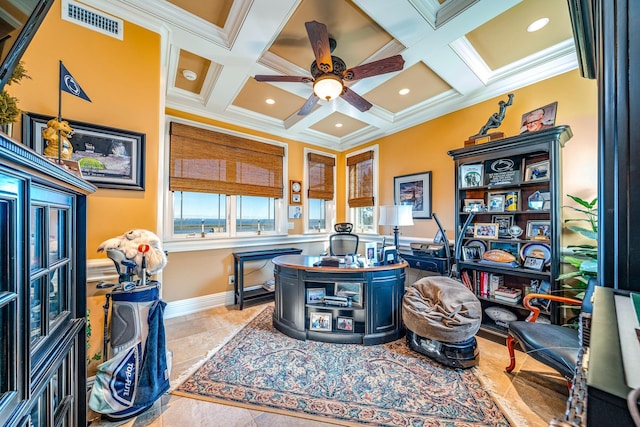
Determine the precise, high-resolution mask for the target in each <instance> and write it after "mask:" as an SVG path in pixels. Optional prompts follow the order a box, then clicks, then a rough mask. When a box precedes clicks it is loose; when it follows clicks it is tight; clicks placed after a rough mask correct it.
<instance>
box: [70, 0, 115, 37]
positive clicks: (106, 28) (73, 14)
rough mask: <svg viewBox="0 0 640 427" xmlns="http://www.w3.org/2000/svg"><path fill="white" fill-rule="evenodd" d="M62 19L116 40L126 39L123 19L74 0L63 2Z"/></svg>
mask: <svg viewBox="0 0 640 427" xmlns="http://www.w3.org/2000/svg"><path fill="white" fill-rule="evenodd" d="M62 19H64V20H66V21H69V22H73V23H74V24H78V25H80V26H83V27H85V28H89V29H91V30H94V31H97V32H99V33H102V34H106V35H108V36H111V37H113V38H116V39H120V40H122V39H123V37H124V22H123V21H122V19H118V18H114V17H113V16H111V15H107V14H106V13H103V12H100V11H99V10H96V9H93V8H91V7H89V6H87V5H84V4H81V3H78V2H76V1H73V0H62Z"/></svg>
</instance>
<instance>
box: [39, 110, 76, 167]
mask: <svg viewBox="0 0 640 427" xmlns="http://www.w3.org/2000/svg"><path fill="white" fill-rule="evenodd" d="M58 131H60V140H61V143H60V142H59V141H58ZM71 135H73V129H72V128H71V126H69V122H67V121H66V120H63V121H58V119H55V118H54V119H51V120H49V121H48V122H47V127H46V128H45V129H43V130H42V138H44V139H45V140H46V141H47V146H46V147H45V149H44V155H45V156H49V157H58V150H59V149H60V148H62V150H61V151H60V158H62V159H65V160H71V153H73V146H72V145H71V142H70V141H69V138H71ZM60 146H62V147H60Z"/></svg>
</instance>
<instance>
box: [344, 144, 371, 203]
mask: <svg viewBox="0 0 640 427" xmlns="http://www.w3.org/2000/svg"><path fill="white" fill-rule="evenodd" d="M347 166H348V168H349V207H350V208H363V207H367V206H373V205H374V203H373V202H374V200H373V151H367V152H364V153H360V154H357V155H355V156H352V157H349V158H348V159H347Z"/></svg>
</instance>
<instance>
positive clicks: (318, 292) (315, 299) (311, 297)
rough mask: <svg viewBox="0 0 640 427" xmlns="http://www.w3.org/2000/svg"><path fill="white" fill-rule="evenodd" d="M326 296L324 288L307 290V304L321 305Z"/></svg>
mask: <svg viewBox="0 0 640 427" xmlns="http://www.w3.org/2000/svg"><path fill="white" fill-rule="evenodd" d="M326 295H327V292H326V290H325V288H309V289H307V304H321V303H323V302H324V297H325V296H326Z"/></svg>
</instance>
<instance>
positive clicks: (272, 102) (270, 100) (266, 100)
mask: <svg viewBox="0 0 640 427" xmlns="http://www.w3.org/2000/svg"><path fill="white" fill-rule="evenodd" d="M264 102H266V103H267V104H269V105H273V104H275V103H276V101H274V100H273V99H271V98H267V99H265V100H264Z"/></svg>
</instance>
